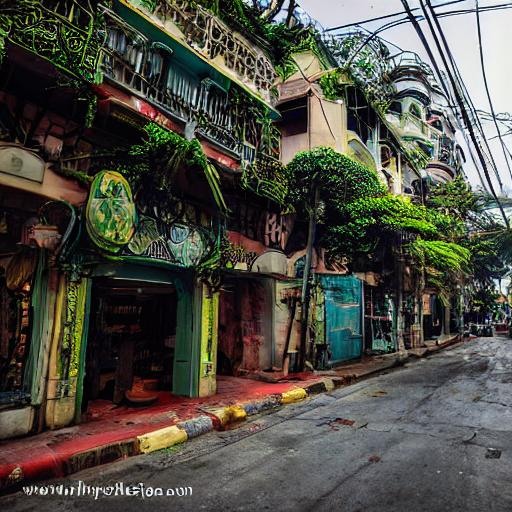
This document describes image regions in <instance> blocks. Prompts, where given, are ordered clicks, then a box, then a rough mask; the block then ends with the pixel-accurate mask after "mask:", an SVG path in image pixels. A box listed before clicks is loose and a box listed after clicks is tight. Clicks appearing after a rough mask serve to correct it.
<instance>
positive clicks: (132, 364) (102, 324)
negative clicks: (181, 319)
mask: <svg viewBox="0 0 512 512" xmlns="http://www.w3.org/2000/svg"><path fill="white" fill-rule="evenodd" d="M90 318H91V325H90V330H89V337H88V342H87V362H86V365H87V367H86V376H85V386H84V406H83V409H84V410H86V409H87V405H88V402H89V403H90V402H91V401H93V400H97V399H102V400H107V401H110V402H113V403H114V404H121V403H124V404H127V405H148V404H150V403H153V402H156V401H157V400H158V399H159V397H161V395H162V394H165V392H167V394H169V393H170V392H171V391H172V381H173V369H174V350H175V346H176V323H177V294H176V289H175V288H174V287H173V286H172V285H152V284H148V283H144V282H136V281H123V280H117V279H116V280H109V279H106V278H102V279H97V280H95V283H94V286H93V292H92V303H91V317H90Z"/></svg>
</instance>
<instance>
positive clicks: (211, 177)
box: [119, 123, 226, 210]
mask: <svg viewBox="0 0 512 512" xmlns="http://www.w3.org/2000/svg"><path fill="white" fill-rule="evenodd" d="M144 129H145V131H146V133H147V137H148V138H147V140H146V141H145V142H144V143H143V144H140V145H136V146H133V147H132V148H131V150H130V153H129V154H130V157H131V161H130V164H129V165H126V166H123V167H122V168H121V169H119V170H120V172H121V173H122V174H124V175H125V176H126V178H127V179H128V181H129V182H130V184H131V185H132V187H133V188H134V189H135V190H137V189H138V188H139V187H140V186H144V187H145V188H149V189H150V190H152V192H153V193H154V194H155V195H159V194H161V193H162V192H166V193H169V194H172V188H173V186H174V185H173V184H174V181H175V178H176V174H177V172H178V171H179V170H180V169H185V168H186V169H187V170H191V171H194V170H195V171H197V170H199V171H201V172H202V173H203V174H204V177H205V178H206V180H207V182H208V185H209V186H210V189H211V192H212V195H213V198H214V200H215V202H216V204H217V205H218V206H219V208H221V209H224V210H225V209H226V203H225V201H224V197H223V196H222V191H221V190H220V184H219V174H218V172H217V170H216V169H215V167H214V166H213V165H212V164H211V163H210V161H209V160H208V158H207V157H206V155H205V154H204V152H203V149H202V147H201V143H200V142H199V141H198V140H197V139H193V140H190V141H189V140H187V139H185V138H183V137H182V136H181V135H178V134H177V133H174V132H172V131H169V130H166V129H165V128H162V127H161V126H159V125H157V124H155V123H149V124H148V125H146V126H145V128H144Z"/></svg>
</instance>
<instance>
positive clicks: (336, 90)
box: [319, 69, 345, 101]
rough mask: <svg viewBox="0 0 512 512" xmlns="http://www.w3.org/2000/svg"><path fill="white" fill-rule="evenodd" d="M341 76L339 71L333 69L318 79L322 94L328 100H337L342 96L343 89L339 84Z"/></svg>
mask: <svg viewBox="0 0 512 512" xmlns="http://www.w3.org/2000/svg"><path fill="white" fill-rule="evenodd" d="M342 77H343V74H342V72H341V70H339V69H334V70H333V71H329V73H326V74H325V75H323V76H322V77H321V78H320V81H319V83H320V87H321V88H322V93H323V95H324V96H325V98H327V99H328V100H332V101H334V100H337V99H339V98H341V97H343V95H344V91H345V88H344V86H343V85H342V83H341V80H342Z"/></svg>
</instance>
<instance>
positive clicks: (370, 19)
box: [325, 0, 466, 32]
mask: <svg viewBox="0 0 512 512" xmlns="http://www.w3.org/2000/svg"><path fill="white" fill-rule="evenodd" d="M465 1H466V0H453V1H452V2H446V3H443V4H439V5H436V9H437V8H439V7H446V6H448V5H453V4H460V3H461V2H465ZM419 10H420V9H419V7H414V8H413V9H411V11H419ZM402 14H407V11H401V12H395V13H393V14H386V15H384V16H377V17H376V18H369V19H367V20H362V21H358V22H355V23H347V24H346V25H339V26H337V27H332V28H328V29H325V32H333V31H335V30H339V29H342V28H349V27H354V26H356V25H363V24H366V23H371V22H372V21H380V20H385V19H388V18H395V17H396V16H401V15H402Z"/></svg>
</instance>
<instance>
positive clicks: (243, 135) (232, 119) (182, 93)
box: [102, 11, 279, 160]
mask: <svg viewBox="0 0 512 512" xmlns="http://www.w3.org/2000/svg"><path fill="white" fill-rule="evenodd" d="M105 17H106V20H107V37H106V43H105V47H104V48H103V58H102V70H103V73H104V75H105V76H106V77H108V78H109V79H111V80H113V81H114V82H116V83H117V84H120V85H122V86H124V87H125V88H127V89H129V90H131V91H133V92H135V93H136V94H138V95H139V96H141V97H143V98H144V99H146V100H149V101H150V102H152V103H154V104H155V105H157V106H158V107H160V108H162V109H163V110H164V111H166V112H168V113H169V114H171V115H173V116H175V117H176V118H178V119H179V120H181V121H183V122H185V123H189V125H190V126H192V128H193V129H194V131H195V132H197V133H199V134H200V135H202V136H204V137H206V138H207V139H209V140H211V141H213V142H215V143H217V144H219V145H220V146H222V147H223V148H225V149H227V150H229V151H230V152H232V153H233V154H234V155H236V156H237V157H238V158H240V159H241V160H245V159H246V155H245V153H246V151H245V149H244V148H245V146H246V145H247V144H248V145H249V146H254V147H257V148H259V150H260V151H261V152H267V153H268V154H270V155H275V154H277V156H278V155H279V146H278V144H279V141H278V138H276V137H275V136H274V131H275V127H273V126H270V127H269V123H268V122H267V121H268V116H267V112H266V109H265V107H264V106H263V105H261V107H257V106H255V105H256V104H257V102H255V100H249V98H248V95H247V93H245V92H243V91H242V90H241V89H237V88H236V87H232V88H231V89H230V90H229V91H225V90H223V89H221V88H220V87H219V86H218V85H216V84H215V83H214V82H213V81H212V80H210V79H208V78H206V79H200V78H198V77H197V76H195V75H193V74H191V73H189V72H188V71H187V70H186V69H185V68H183V67H181V66H180V65H179V64H177V63H176V62H173V61H172V59H171V58H170V57H171V55H172V50H171V49H170V48H167V47H166V46H164V45H162V44H154V43H152V42H151V41H150V40H149V39H148V38H147V37H146V36H144V35H143V34H142V33H140V32H138V31H137V30H135V29H134V28H133V27H131V26H129V25H127V24H126V23H125V22H124V21H123V20H121V19H120V18H119V17H118V16H116V15H115V14H114V13H112V12H109V11H106V14H105ZM244 101H246V103H245V104H244ZM249 103H250V104H251V106H249ZM267 139H268V140H267ZM263 140H266V141H267V142H266V143H263Z"/></svg>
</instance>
